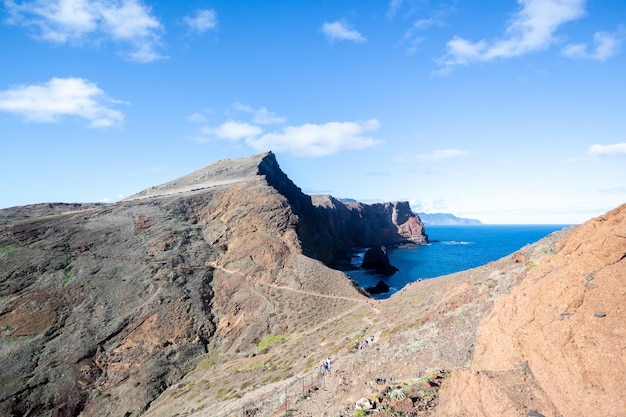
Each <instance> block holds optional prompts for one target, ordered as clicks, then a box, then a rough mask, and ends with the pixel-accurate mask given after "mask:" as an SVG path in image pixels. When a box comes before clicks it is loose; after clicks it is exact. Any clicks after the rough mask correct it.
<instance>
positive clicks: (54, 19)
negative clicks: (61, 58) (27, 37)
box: [4, 0, 163, 62]
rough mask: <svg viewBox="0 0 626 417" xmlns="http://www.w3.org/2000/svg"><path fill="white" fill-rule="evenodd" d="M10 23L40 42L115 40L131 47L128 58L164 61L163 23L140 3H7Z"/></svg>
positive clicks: (72, 0)
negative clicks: (161, 46)
mask: <svg viewBox="0 0 626 417" xmlns="http://www.w3.org/2000/svg"><path fill="white" fill-rule="evenodd" d="M4 5H5V7H6V9H7V11H8V12H9V16H10V17H9V19H8V22H9V23H11V24H14V25H17V26H22V27H24V28H26V29H28V30H29V31H30V32H31V34H32V35H33V36H34V37H35V38H37V39H41V40H44V41H48V42H53V43H57V44H67V43H74V44H82V43H89V42H94V43H97V42H99V41H101V40H113V41H116V42H120V43H123V44H126V45H130V51H129V52H128V54H127V55H128V57H129V58H130V59H132V60H134V61H138V62H152V61H155V60H158V59H161V58H163V56H162V55H161V54H160V53H159V52H158V49H159V47H160V45H161V40H160V33H161V31H162V30H163V27H162V25H161V23H160V22H159V21H158V20H157V19H156V18H155V17H154V16H153V15H152V14H151V10H150V8H149V7H148V6H146V5H144V4H142V3H141V2H140V1H139V0H121V1H120V0H100V1H96V2H94V1H87V0H34V1H25V2H21V3H16V2H15V1H13V0H6V1H5V2H4Z"/></svg>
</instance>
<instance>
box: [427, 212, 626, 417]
mask: <svg viewBox="0 0 626 417" xmlns="http://www.w3.org/2000/svg"><path fill="white" fill-rule="evenodd" d="M555 252H556V253H554V254H553V255H551V256H550V257H548V258H546V259H545V260H544V262H542V263H541V264H539V265H536V266H535V265H533V264H530V265H529V267H532V269H531V270H530V271H529V272H528V274H527V275H526V277H525V278H524V280H523V281H522V282H520V283H518V285H516V286H515V288H514V289H513V291H511V293H510V294H505V295H503V296H502V297H501V298H500V299H498V300H497V302H496V303H495V306H494V309H493V311H492V312H491V314H489V316H488V317H487V318H486V319H485V321H484V322H483V324H482V325H481V326H480V328H479V329H478V334H477V345H476V349H475V354H474V356H473V362H472V365H471V367H470V368H469V369H468V370H464V371H459V372H457V373H455V374H453V376H452V378H450V380H449V381H448V382H446V384H444V387H443V389H442V392H441V400H442V403H441V405H440V407H439V409H438V414H437V415H441V416H450V415H468V416H485V417H487V416H493V417H496V416H519V415H529V416H530V415H534V416H538V415H544V416H558V415H563V416H590V415H594V416H618V415H623V414H624V412H626V397H625V396H624V395H623V393H624V391H625V390H626V379H624V374H625V373H626V356H625V355H624V352H626V337H624V336H625V335H626V324H625V323H626V310H625V306H626V205H623V206H620V207H618V208H617V209H615V210H613V211H611V212H609V213H607V214H605V215H603V216H601V217H598V218H595V219H592V220H590V221H588V222H586V223H585V224H583V225H582V226H580V227H579V228H577V229H576V230H574V231H573V232H572V233H571V234H570V235H569V236H568V237H566V238H565V239H563V240H562V241H561V242H560V243H559V245H558V248H557V249H556V251H555Z"/></svg>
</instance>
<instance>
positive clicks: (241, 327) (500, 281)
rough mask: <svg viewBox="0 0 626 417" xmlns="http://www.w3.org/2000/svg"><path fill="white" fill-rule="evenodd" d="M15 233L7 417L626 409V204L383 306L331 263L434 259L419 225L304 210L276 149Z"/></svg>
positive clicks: (7, 263) (5, 239) (1, 323)
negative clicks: (355, 256)
mask: <svg viewBox="0 0 626 417" xmlns="http://www.w3.org/2000/svg"><path fill="white" fill-rule="evenodd" d="M0 222H1V225H2V234H1V235H0V361H1V362H0V363H2V366H1V367H0V415H3V416H4V415H6V416H59V417H60V416H78V415H80V416H85V417H87V416H128V417H130V416H140V415H141V416H145V417H160V416H168V417H169V416H173V415H178V416H197V417H201V416H211V417H227V416H244V415H245V416H261V415H264V416H265V415H268V416H272V415H274V416H278V415H286V414H287V415H288V414H291V415H301V416H319V415H334V416H342V417H347V416H353V415H355V412H356V411H355V409H356V407H357V406H358V407H360V408H362V409H368V408H369V409H372V410H373V411H371V412H370V413H375V412H377V413H379V414H382V415H384V413H387V414H391V415H393V414H394V413H395V415H402V414H404V415H420V416H431V417H434V416H468V417H469V416H472V417H473V416H496V415H497V416H534V417H538V416H546V417H548V416H550V417H553V416H554V417H555V416H559V415H562V416H584V415H602V416H620V415H623V414H624V413H623V411H624V409H625V408H626V404H624V396H623V395H622V393H623V392H624V388H626V387H624V378H623V377H622V376H623V375H624V374H625V373H626V364H625V361H624V354H623V353H624V351H626V346H625V345H624V340H626V339H625V338H624V335H625V334H626V328H625V323H626V316H625V313H624V305H626V299H625V297H626V295H625V294H626V293H625V291H624V288H626V287H625V286H624V279H625V277H624V271H626V267H625V266H626V265H625V264H624V262H625V261H626V230H625V229H624V225H625V224H626V206H622V207H619V208H617V209H616V210H614V211H612V212H609V213H607V214H606V215H604V216H601V217H599V218H597V219H592V220H590V221H589V222H587V223H585V224H584V225H581V226H579V227H574V228H570V229H564V230H562V231H559V232H557V233H554V234H552V235H550V236H548V237H547V238H545V239H542V240H541V241H539V242H537V243H535V244H533V245H529V246H527V247H525V248H522V249H521V250H520V251H518V252H517V253H515V254H511V255H510V256H507V257H505V258H502V259H500V260H498V261H494V262H491V263H489V264H487V265H484V266H482V267H479V268H475V269H471V270H468V271H463V272H459V273H456V274H452V275H448V276H444V277H439V278H436V279H430V280H424V281H421V282H415V283H413V284H411V285H409V286H407V287H405V288H404V289H403V290H402V291H399V292H398V293H396V294H394V295H393V296H392V297H390V298H389V299H387V300H384V301H374V300H372V299H371V298H369V297H367V296H366V295H365V294H364V293H363V291H362V290H361V289H359V288H356V287H355V286H354V285H353V284H352V282H351V281H350V280H349V279H347V277H346V276H345V275H344V274H343V273H341V272H339V271H337V270H335V269H331V268H329V267H328V265H332V264H333V263H335V262H336V260H337V259H339V258H340V257H341V256H342V251H343V250H344V249H345V248H347V247H350V246H362V247H363V246H365V247H366V246H375V245H381V246H385V245H393V244H401V243H405V242H423V241H424V239H425V236H424V235H423V228H422V226H421V222H420V221H419V218H416V217H415V216H412V215H410V213H409V210H408V205H406V204H403V203H388V204H380V205H363V204H359V203H356V202H341V201H339V200H337V199H335V198H333V197H330V196H313V197H310V196H307V195H305V194H303V193H302V192H301V190H300V189H299V188H298V187H297V186H296V185H294V184H293V183H292V182H291V181H290V180H289V179H288V178H287V176H286V175H285V174H284V173H283V172H282V171H281V170H280V168H279V166H278V164H277V163H276V160H275V158H274V155H272V154H262V155H257V156H255V157H251V158H241V159H235V160H224V161H218V162H217V163H215V164H213V165H211V166H209V167H207V168H204V169H202V170H198V171H196V172H194V173H191V174H189V175H188V176H185V177H183V178H180V179H177V180H175V181H172V182H170V183H167V184H163V185H161V186H157V187H153V188H150V189H148V190H145V191H143V192H141V193H139V194H137V195H135V196H133V197H131V198H129V199H127V200H125V201H122V202H119V203H116V204H110V205H98V204H42V205H36V206H28V207H16V208H11V209H5V210H0ZM365 339H367V340H368V341H370V342H371V343H370V346H369V348H363V349H354V342H355V341H357V342H358V341H364V340H365ZM328 356H331V357H332V359H333V371H332V373H331V374H324V375H321V374H320V372H319V368H318V365H319V363H320V359H321V358H326V357H328Z"/></svg>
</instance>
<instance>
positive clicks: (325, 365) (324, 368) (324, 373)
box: [322, 359, 328, 375]
mask: <svg viewBox="0 0 626 417" xmlns="http://www.w3.org/2000/svg"><path fill="white" fill-rule="evenodd" d="M326 371H328V362H326V359H322V375H326Z"/></svg>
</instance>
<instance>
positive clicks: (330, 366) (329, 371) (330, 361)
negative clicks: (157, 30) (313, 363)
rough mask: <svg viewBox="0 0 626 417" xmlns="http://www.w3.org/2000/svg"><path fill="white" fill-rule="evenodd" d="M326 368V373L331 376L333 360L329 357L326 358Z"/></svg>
mask: <svg viewBox="0 0 626 417" xmlns="http://www.w3.org/2000/svg"><path fill="white" fill-rule="evenodd" d="M326 365H327V366H326V368H327V369H328V373H329V374H331V373H332V369H333V360H332V359H331V358H330V356H328V357H327V358H326Z"/></svg>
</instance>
